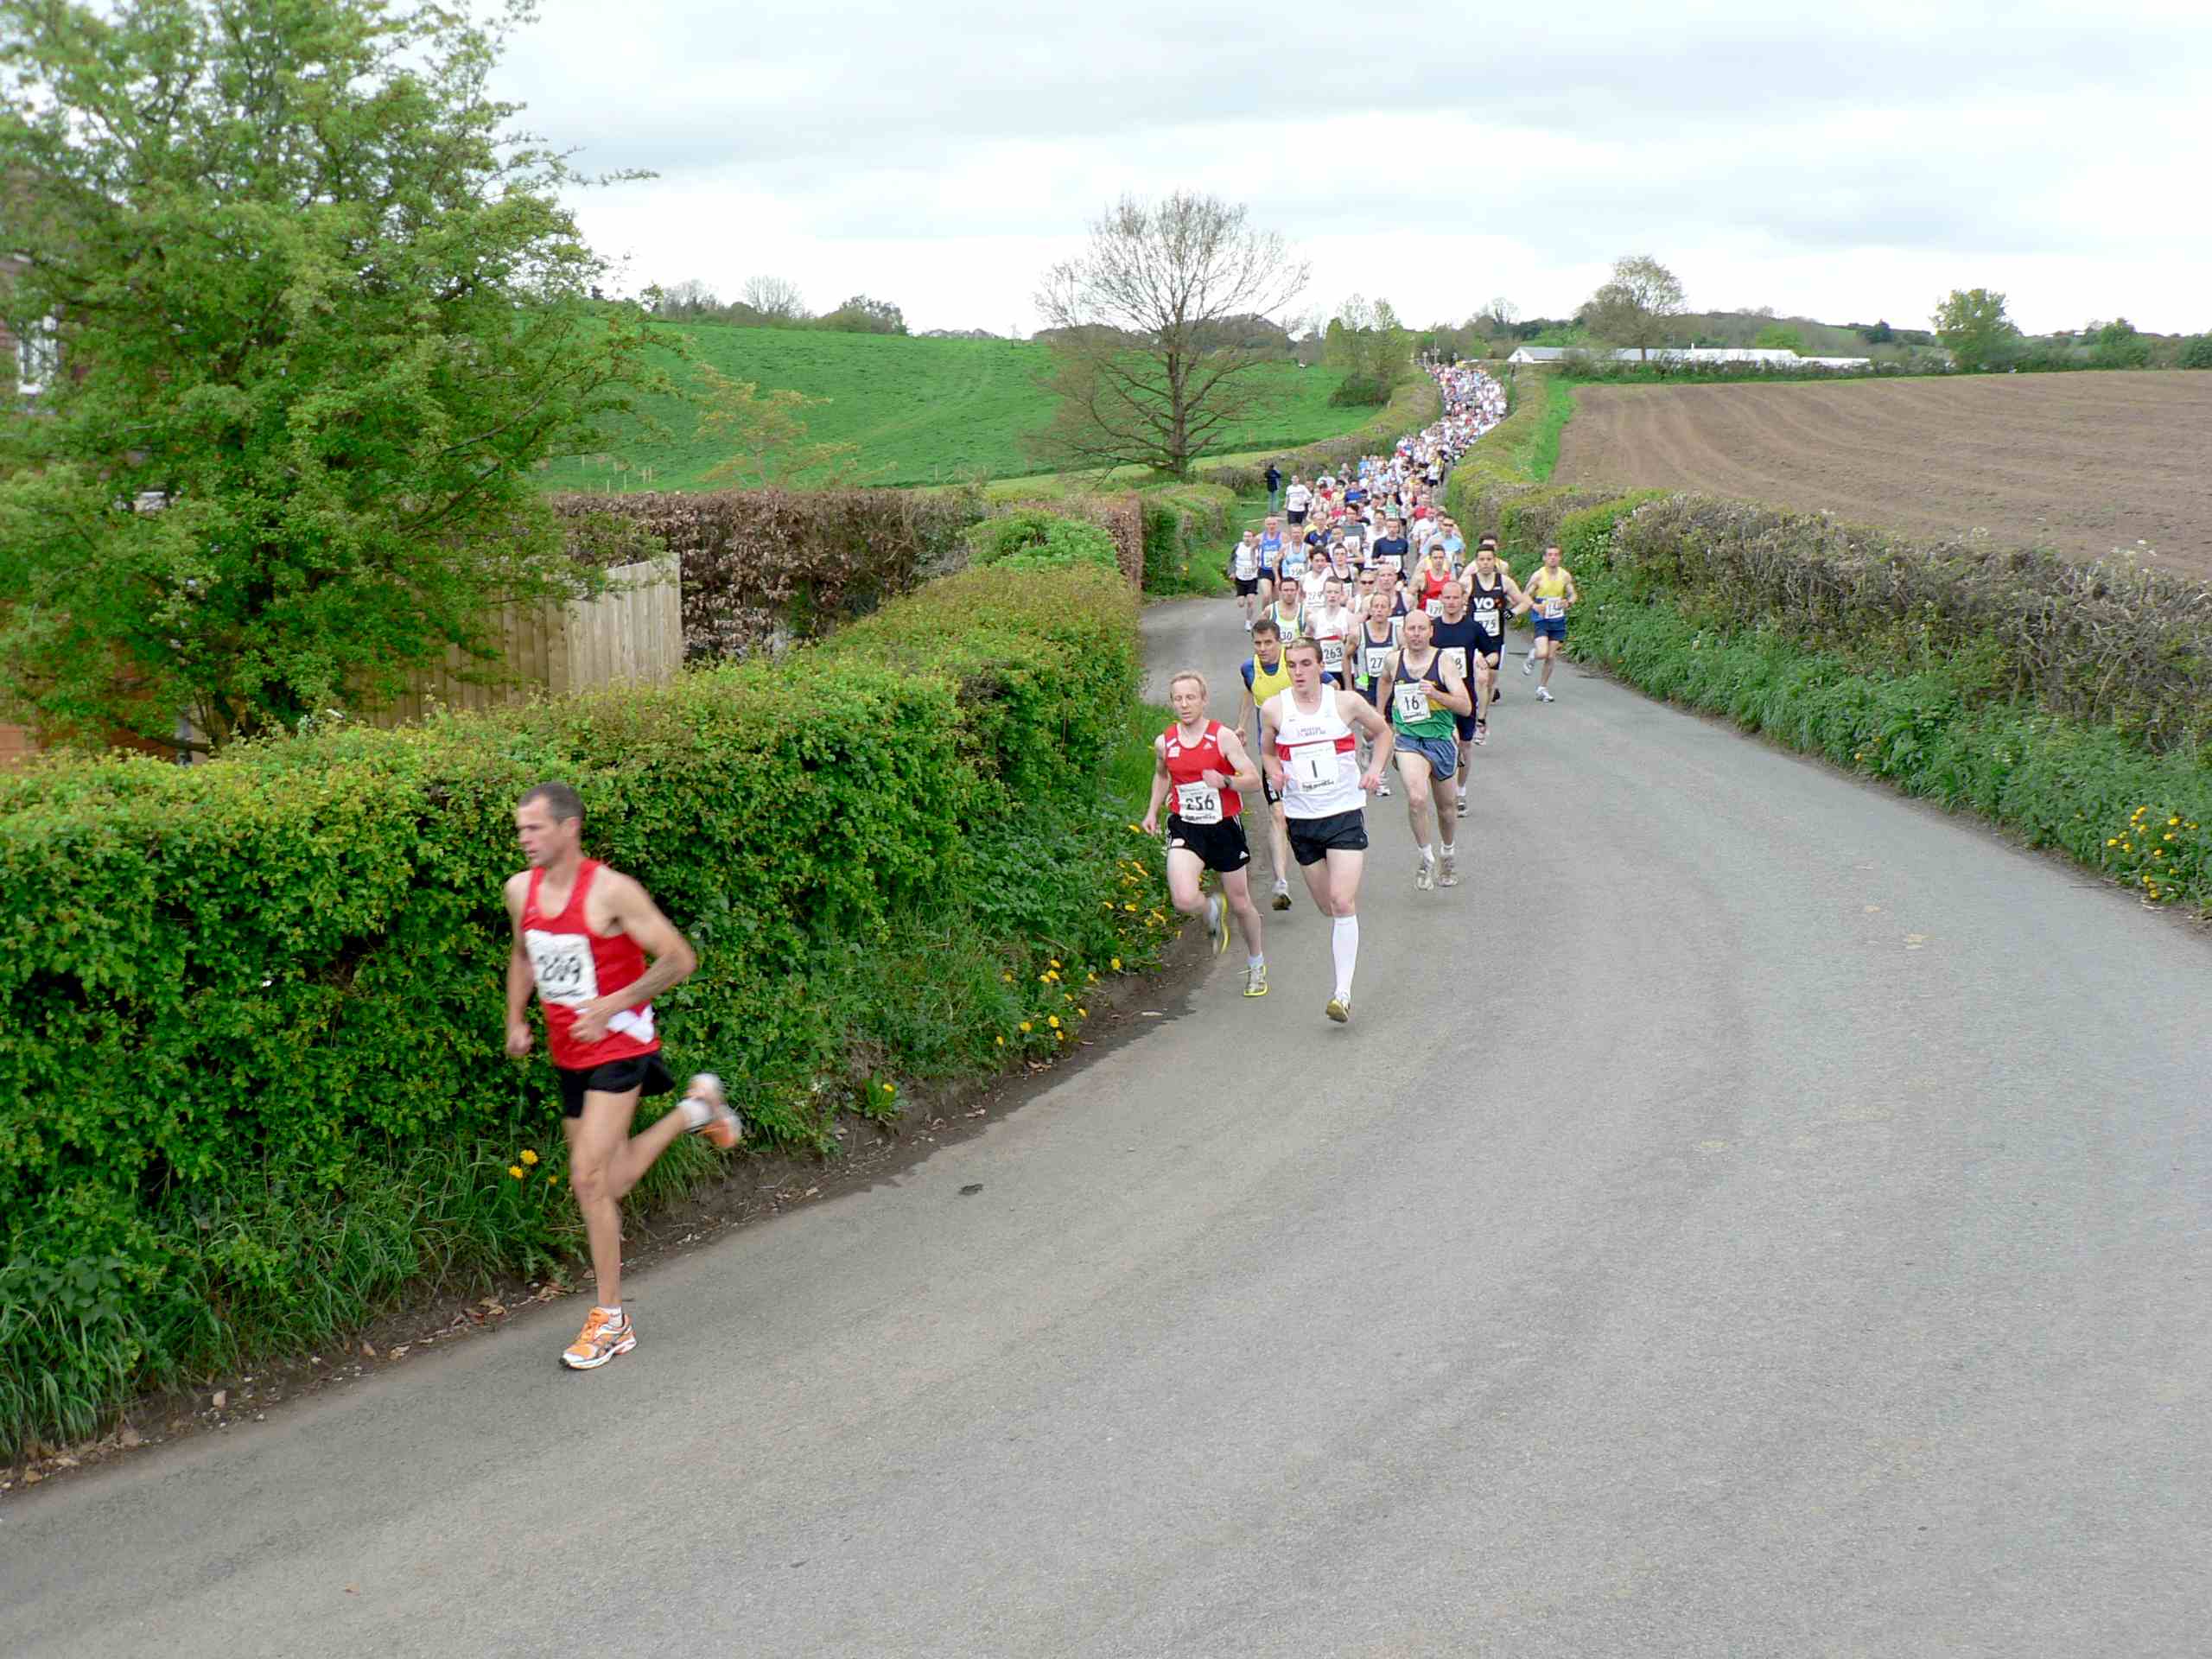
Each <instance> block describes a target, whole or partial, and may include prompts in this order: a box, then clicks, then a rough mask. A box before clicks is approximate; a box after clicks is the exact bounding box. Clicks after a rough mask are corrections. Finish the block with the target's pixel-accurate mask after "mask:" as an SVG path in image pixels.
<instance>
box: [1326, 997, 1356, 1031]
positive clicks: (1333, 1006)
mask: <svg viewBox="0 0 2212 1659" xmlns="http://www.w3.org/2000/svg"><path fill="white" fill-rule="evenodd" d="M1321 1012H1322V1013H1324V1014H1327V1015H1328V1016H1329V1018H1330V1019H1332V1020H1335V1021H1336V1022H1337V1023H1338V1025H1340V1026H1348V1025H1350V1024H1351V998H1350V997H1349V996H1332V997H1331V998H1330V999H1329V1006H1328V1007H1325V1008H1324V1009H1322V1010H1321Z"/></svg>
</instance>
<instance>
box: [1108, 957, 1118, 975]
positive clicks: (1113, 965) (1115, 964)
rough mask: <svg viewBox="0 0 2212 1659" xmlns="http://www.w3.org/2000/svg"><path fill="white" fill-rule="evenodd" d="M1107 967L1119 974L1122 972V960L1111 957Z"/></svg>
mask: <svg viewBox="0 0 2212 1659" xmlns="http://www.w3.org/2000/svg"><path fill="white" fill-rule="evenodd" d="M1106 965H1107V966H1108V967H1109V968H1111V969H1113V970H1114V971H1115V972H1116V973H1117V974H1118V973H1120V972H1121V971H1122V959H1121V958H1120V957H1109V959H1108V960H1107V963H1106Z"/></svg>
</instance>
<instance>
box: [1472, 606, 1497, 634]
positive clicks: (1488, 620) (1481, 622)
mask: <svg viewBox="0 0 2212 1659" xmlns="http://www.w3.org/2000/svg"><path fill="white" fill-rule="evenodd" d="M1475 625H1476V626H1478V627H1479V628H1481V629H1482V631H1483V632H1484V633H1496V632H1497V601H1496V600H1494V599H1493V600H1491V601H1490V602H1489V603H1488V604H1486V605H1478V606H1476V607H1475Z"/></svg>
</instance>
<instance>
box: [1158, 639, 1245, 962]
mask: <svg viewBox="0 0 2212 1659" xmlns="http://www.w3.org/2000/svg"><path fill="white" fill-rule="evenodd" d="M1167 702H1168V706H1169V707H1171V708H1172V709H1174V710H1175V721H1174V723H1173V725H1171V726H1169V727H1168V728H1167V729H1166V731H1164V732H1162V733H1161V734H1160V735H1159V736H1158V737H1156V738H1154V739H1153V741H1152V753H1153V772H1152V801H1151V804H1149V805H1147V807H1146V808H1145V813H1144V831H1145V833H1146V834H1147V835H1148V836H1155V835H1158V834H1159V833H1160V804H1161V803H1162V802H1163V801H1165V800H1166V799H1167V798H1168V797H1169V796H1170V795H1171V794H1172V795H1173V797H1174V800H1175V804H1174V805H1173V807H1172V808H1170V809H1169V811H1168V814H1167V893H1168V897H1169V898H1170V899H1173V901H1174V904H1175V908H1176V909H1178V910H1179V911H1181V912H1183V913H1184V914H1185V916H1198V915H1203V916H1204V917H1205V924H1206V931H1207V933H1208V934H1209V935H1211V937H1212V938H1213V942H1214V944H1213V950H1214V954H1215V955H1216V956H1219V955H1220V954H1221V953H1222V952H1223V951H1224V950H1228V949H1229V918H1230V916H1231V915H1232V914H1233V915H1234V916H1235V917H1236V926H1237V929H1238V931H1240V932H1242V933H1243V936H1244V995H1247V996H1265V995H1267V994H1268V963H1267V957H1266V954H1265V951H1264V949H1263V947H1262V938H1263V934H1262V924H1261V920H1260V912H1259V907H1258V906H1255V904H1253V902H1252V888H1251V883H1250V880H1249V879H1248V877H1247V876H1246V874H1245V868H1244V867H1245V866H1246V865H1248V864H1249V863H1250V862H1251V861H1252V854H1251V849H1249V847H1248V846H1247V845H1246V844H1245V841H1244V825H1243V810H1244V796H1245V794H1246V793H1247V792H1249V791H1253V790H1256V789H1258V788H1259V787H1260V773H1259V769H1258V768H1257V767H1256V766H1254V765H1253V764H1252V759H1251V757H1250V756H1249V754H1247V753H1245V751H1244V745H1243V741H1241V740H1240V739H1239V738H1238V736H1237V734H1236V733H1235V732H1233V731H1231V730H1230V728H1228V727H1226V726H1224V725H1223V724H1222V723H1221V722H1220V721H1217V720H1209V719H1208V718H1207V717H1206V677H1205V675H1203V674H1201V673H1199V672H1198V671H1197V670H1196V669H1185V671H1183V672H1182V673H1180V674H1178V675H1177V676H1176V677H1174V678H1173V679H1172V680H1170V681H1168V683H1167ZM1208 870H1211V871H1212V872H1213V873H1214V876H1215V879H1216V880H1218V881H1219V882H1220V883H1221V892H1220V893H1201V891H1200V887H1201V883H1202V882H1203V881H1204V880H1205V872H1206V871H1208Z"/></svg>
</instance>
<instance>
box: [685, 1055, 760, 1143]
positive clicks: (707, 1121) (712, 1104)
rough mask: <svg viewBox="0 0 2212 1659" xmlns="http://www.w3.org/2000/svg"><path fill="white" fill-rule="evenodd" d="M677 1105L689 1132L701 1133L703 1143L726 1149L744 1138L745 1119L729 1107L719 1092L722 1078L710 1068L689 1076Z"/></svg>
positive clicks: (724, 1097) (725, 1098)
mask: <svg viewBox="0 0 2212 1659" xmlns="http://www.w3.org/2000/svg"><path fill="white" fill-rule="evenodd" d="M679 1109H680V1110H681V1111H682V1112H683V1116H684V1119H685V1121H686V1122H689V1123H690V1126H691V1128H690V1133H691V1134H693V1135H703V1136H705V1137H706V1141H707V1144H708V1145H709V1146H710V1147H714V1148H715V1150H716V1151H717V1152H728V1150H729V1149H730V1148H731V1147H734V1146H735V1145H736V1144H737V1143H738V1142H739V1141H742V1140H743V1139H744V1138H745V1120H744V1119H743V1118H741V1117H740V1116H738V1115H737V1114H736V1112H735V1111H734V1110H733V1109H731V1107H730V1103H729V1100H728V1096H725V1095H724V1094H723V1093H722V1080H721V1078H720V1077H716V1076H715V1074H714V1073H713V1072H711V1071H702V1072H700V1073H699V1074H698V1075H697V1076H696V1077H693V1078H692V1079H691V1081H690V1084H688V1085H687V1086H686V1087H685V1089H684V1090H683V1104H682V1106H681V1107H680V1108H679Z"/></svg>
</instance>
